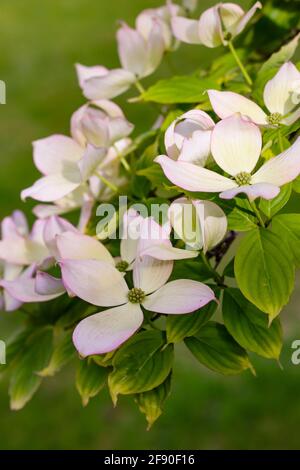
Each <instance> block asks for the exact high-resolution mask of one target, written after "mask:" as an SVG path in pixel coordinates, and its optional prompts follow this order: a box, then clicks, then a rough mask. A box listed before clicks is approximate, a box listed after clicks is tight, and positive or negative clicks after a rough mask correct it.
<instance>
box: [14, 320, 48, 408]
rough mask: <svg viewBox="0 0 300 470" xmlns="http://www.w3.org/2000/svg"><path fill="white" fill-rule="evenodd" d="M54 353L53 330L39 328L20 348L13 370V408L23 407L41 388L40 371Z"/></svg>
mask: <svg viewBox="0 0 300 470" xmlns="http://www.w3.org/2000/svg"><path fill="white" fill-rule="evenodd" d="M52 353H53V330H52V329H51V328H49V327H45V328H41V329H37V330H36V331H35V332H34V333H33V334H32V335H30V336H29V338H28V339H27V341H26V342H25V344H23V348H21V350H19V357H18V360H17V362H16V364H15V366H14V368H13V370H12V372H11V378H10V385H9V395H10V407H11V409H12V410H20V409H22V408H23V407H24V406H25V405H26V403H27V402H28V401H29V400H30V399H31V398H32V396H33V395H34V393H35V392H36V391H37V389H38V388H39V386H40V384H41V382H42V378H41V377H40V376H39V375H38V374H39V372H41V371H42V370H44V369H45V367H47V366H48V364H49V361H50V359H51V355H52Z"/></svg>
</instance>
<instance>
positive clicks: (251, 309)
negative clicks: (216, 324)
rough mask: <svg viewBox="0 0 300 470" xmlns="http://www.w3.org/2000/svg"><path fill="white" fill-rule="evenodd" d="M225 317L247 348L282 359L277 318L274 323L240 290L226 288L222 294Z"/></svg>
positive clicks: (237, 337) (238, 339) (262, 354)
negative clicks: (269, 322) (270, 322)
mask: <svg viewBox="0 0 300 470" xmlns="http://www.w3.org/2000/svg"><path fill="white" fill-rule="evenodd" d="M223 319H224V323H225V326H226V328H227V330H228V331H229V333H230V334H231V336H232V337H233V338H234V339H235V340H236V341H237V342H238V343H239V344H240V345H241V346H242V347H243V348H245V349H247V350H249V351H253V352H255V353H256V354H259V355H260V356H262V357H266V358H269V359H279V356H280V352H281V348H282V329H281V325H280V320H279V319H278V318H276V319H275V320H274V321H273V322H272V324H271V325H269V324H268V317H267V315H265V314H264V313H263V312H261V311H260V310H258V309H257V308H256V307H255V306H254V305H253V304H251V303H250V302H249V301H248V300H247V299H245V297H244V296H243V295H242V294H241V292H240V291H239V290H238V289H226V290H225V291H224V297H223Z"/></svg>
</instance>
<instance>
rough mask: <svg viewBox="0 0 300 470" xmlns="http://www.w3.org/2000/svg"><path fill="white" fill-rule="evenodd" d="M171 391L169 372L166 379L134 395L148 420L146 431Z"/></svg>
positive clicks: (158, 415)
mask: <svg viewBox="0 0 300 470" xmlns="http://www.w3.org/2000/svg"><path fill="white" fill-rule="evenodd" d="M170 392H171V374H169V375H168V377H167V378H166V380H165V381H164V382H163V383H162V384H161V385H159V386H158V387H156V388H154V389H153V390H149V391H148V392H143V393H140V394H138V395H137V396H136V398H135V401H136V403H137V404H138V407H139V409H140V411H141V412H142V413H144V414H145V415H146V420H147V422H148V427H147V431H149V429H150V428H151V427H152V425H153V424H154V423H155V421H156V420H157V419H158V418H159V417H160V416H161V414H162V412H163V406H164V403H165V401H166V399H167V398H168V397H169V395H170Z"/></svg>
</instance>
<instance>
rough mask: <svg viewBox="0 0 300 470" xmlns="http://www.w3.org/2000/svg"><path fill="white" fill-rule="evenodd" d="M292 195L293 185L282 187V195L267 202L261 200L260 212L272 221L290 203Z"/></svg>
mask: <svg viewBox="0 0 300 470" xmlns="http://www.w3.org/2000/svg"><path fill="white" fill-rule="evenodd" d="M291 193H292V184H291V183H288V184H285V185H284V186H282V187H281V189H280V193H279V194H278V196H276V197H274V199H270V200H269V201H267V200H266V199H261V201H260V203H259V208H260V210H261V211H262V212H263V213H264V214H265V215H266V216H267V217H268V219H271V218H272V217H273V216H274V215H275V214H277V212H279V211H280V210H281V209H282V208H283V207H284V206H285V205H286V203H287V202H288V201H289V199H290V197H291Z"/></svg>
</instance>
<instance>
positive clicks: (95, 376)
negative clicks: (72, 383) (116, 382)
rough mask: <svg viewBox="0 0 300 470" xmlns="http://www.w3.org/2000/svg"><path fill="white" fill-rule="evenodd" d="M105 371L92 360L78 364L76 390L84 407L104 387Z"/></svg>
mask: <svg viewBox="0 0 300 470" xmlns="http://www.w3.org/2000/svg"><path fill="white" fill-rule="evenodd" d="M106 379H107V369H105V368H104V367H100V366H99V365H98V364H96V362H94V361H93V359H91V358H88V359H85V360H82V361H79V362H78V365H77V369H76V388H77V390H78V393H79V395H80V396H81V399H82V404H83V406H86V405H87V404H88V402H89V401H90V398H93V397H95V396H96V395H98V393H99V392H100V390H102V388H103V387H104V385H105V382H106Z"/></svg>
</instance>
